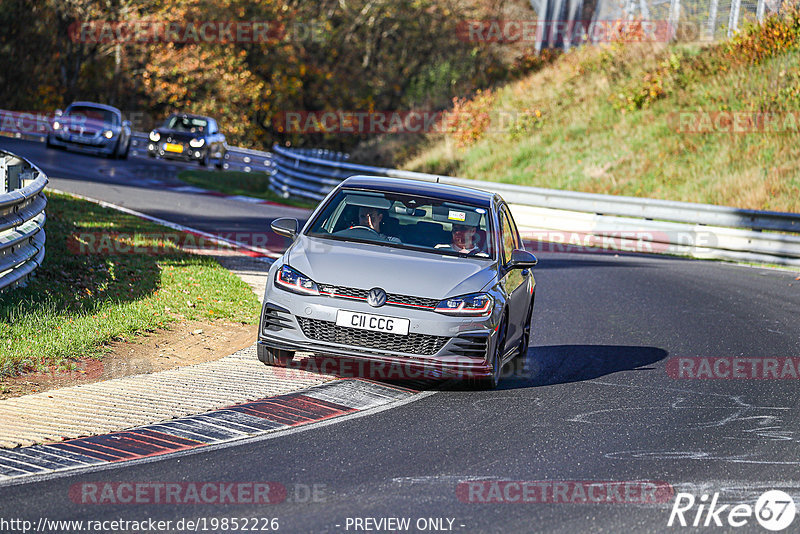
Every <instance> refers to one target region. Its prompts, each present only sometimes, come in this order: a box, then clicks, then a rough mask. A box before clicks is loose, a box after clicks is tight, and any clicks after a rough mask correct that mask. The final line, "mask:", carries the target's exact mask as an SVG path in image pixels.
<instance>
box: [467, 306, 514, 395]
mask: <svg viewBox="0 0 800 534" xmlns="http://www.w3.org/2000/svg"><path fill="white" fill-rule="evenodd" d="M507 323H508V321H507V319H506V318H505V317H503V319H502V321H501V322H500V328H499V329H498V330H497V341H495V344H494V351H493V352H492V361H491V363H492V374H491V376H488V377H486V378H481V379H479V380H478V381H477V383H476V384H475V385H476V386H477V387H478V389H485V390H490V389H495V388H496V387H497V385H498V384H500V372H501V371H502V369H503V354H504V353H505V350H506V326H507Z"/></svg>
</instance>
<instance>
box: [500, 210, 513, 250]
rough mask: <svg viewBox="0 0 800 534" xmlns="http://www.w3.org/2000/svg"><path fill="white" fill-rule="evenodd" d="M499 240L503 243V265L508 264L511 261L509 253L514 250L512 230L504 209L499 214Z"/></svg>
mask: <svg viewBox="0 0 800 534" xmlns="http://www.w3.org/2000/svg"><path fill="white" fill-rule="evenodd" d="M500 239H501V240H502V243H503V263H508V261H509V260H510V259H511V252H512V251H513V250H514V248H515V243H514V228H513V227H512V226H511V221H509V218H508V213H507V212H506V209H505V207H504V208H503V210H502V211H501V212H500Z"/></svg>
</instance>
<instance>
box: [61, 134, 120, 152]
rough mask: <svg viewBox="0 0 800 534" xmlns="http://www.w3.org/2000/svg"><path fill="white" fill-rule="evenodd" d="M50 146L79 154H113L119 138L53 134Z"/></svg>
mask: <svg viewBox="0 0 800 534" xmlns="http://www.w3.org/2000/svg"><path fill="white" fill-rule="evenodd" d="M50 144H52V145H54V146H59V147H63V148H69V149H70V150H75V151H77V152H86V153H88V154H106V155H107V154H111V153H113V152H114V148H116V146H117V136H116V135H115V136H113V137H112V138H111V139H108V138H106V137H104V136H91V137H90V136H87V137H84V136H80V135H71V134H63V133H61V134H59V133H55V134H51V135H50Z"/></svg>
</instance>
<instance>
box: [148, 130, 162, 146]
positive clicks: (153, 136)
mask: <svg viewBox="0 0 800 534" xmlns="http://www.w3.org/2000/svg"><path fill="white" fill-rule="evenodd" d="M159 139H161V134H160V133H158V132H157V131H155V130H153V131H152V132H150V140H151V141H152V142H154V143H157V142H158V140H159Z"/></svg>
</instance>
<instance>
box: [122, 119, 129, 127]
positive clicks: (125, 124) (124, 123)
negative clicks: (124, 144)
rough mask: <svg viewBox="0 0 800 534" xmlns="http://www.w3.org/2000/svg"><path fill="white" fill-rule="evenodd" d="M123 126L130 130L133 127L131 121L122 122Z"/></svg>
mask: <svg viewBox="0 0 800 534" xmlns="http://www.w3.org/2000/svg"><path fill="white" fill-rule="evenodd" d="M122 126H123V127H125V128H130V127H131V121H122Z"/></svg>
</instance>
